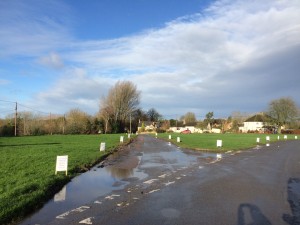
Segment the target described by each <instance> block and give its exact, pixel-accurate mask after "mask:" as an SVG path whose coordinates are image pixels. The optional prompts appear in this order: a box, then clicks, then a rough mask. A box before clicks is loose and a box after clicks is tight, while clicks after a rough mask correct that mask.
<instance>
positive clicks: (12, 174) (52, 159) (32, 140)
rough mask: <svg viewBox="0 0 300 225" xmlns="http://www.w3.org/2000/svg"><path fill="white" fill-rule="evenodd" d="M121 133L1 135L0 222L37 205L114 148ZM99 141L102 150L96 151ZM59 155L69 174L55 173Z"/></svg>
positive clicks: (25, 213)
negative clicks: (103, 144)
mask: <svg viewBox="0 0 300 225" xmlns="http://www.w3.org/2000/svg"><path fill="white" fill-rule="evenodd" d="M120 136H121V135H120V134H117V135H53V136H38V137H10V138H9V137H0V155H1V157H0V171H1V173H0V224H7V223H15V222H16V221H18V220H19V219H20V218H23V217H24V216H26V215H28V214H29V213H31V212H32V211H33V210H35V209H38V208H40V207H41V206H42V205H43V204H44V203H45V202H46V201H47V200H49V199H50V198H52V196H53V195H54V194H55V193H56V192H57V191H59V190H60V189H61V188H62V187H63V185H65V184H66V183H67V182H68V181H70V179H71V178H72V177H74V176H75V175H76V174H78V173H79V172H82V171H85V170H87V169H88V168H90V167H91V166H92V165H94V164H95V163H97V162H99V161H100V160H101V159H102V158H103V157H105V156H106V155H107V154H109V152H110V151H112V150H113V149H114V148H116V147H117V146H118V145H119V141H120ZM125 137H126V136H125ZM125 137H124V141H125V142H126V141H127V138H125ZM101 142H105V143H106V151H105V152H100V151H99V150H100V143H101ZM58 155H68V156H69V162H68V176H65V173H64V172H59V173H58V174H57V175H55V164H56V156H58Z"/></svg>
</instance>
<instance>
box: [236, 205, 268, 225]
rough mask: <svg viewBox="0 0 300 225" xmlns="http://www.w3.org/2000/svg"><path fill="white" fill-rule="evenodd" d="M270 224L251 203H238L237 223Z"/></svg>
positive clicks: (241, 224)
mask: <svg viewBox="0 0 300 225" xmlns="http://www.w3.org/2000/svg"><path fill="white" fill-rule="evenodd" d="M248 224H255V225H272V224H271V222H270V221H269V220H268V218H267V217H266V216H265V215H264V214H263V213H262V212H261V211H260V209H259V208H258V207H257V206H256V205H253V204H249V203H244V204H240V206H239V209H238V222H237V225H248Z"/></svg>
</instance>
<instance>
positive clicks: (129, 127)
mask: <svg viewBox="0 0 300 225" xmlns="http://www.w3.org/2000/svg"><path fill="white" fill-rule="evenodd" d="M129 132H130V134H131V113H130V115H129Z"/></svg>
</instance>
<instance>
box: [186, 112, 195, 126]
mask: <svg viewBox="0 0 300 225" xmlns="http://www.w3.org/2000/svg"><path fill="white" fill-rule="evenodd" d="M184 122H185V124H186V125H195V124H196V122H197V120H196V115H195V113H193V112H187V113H186V114H185V115H184Z"/></svg>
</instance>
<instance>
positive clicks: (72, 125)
mask: <svg viewBox="0 0 300 225" xmlns="http://www.w3.org/2000/svg"><path fill="white" fill-rule="evenodd" d="M89 119H90V118H89V116H88V114H87V113H85V112H83V111H81V110H80V109H71V110H70V111H69V112H68V113H67V115H66V120H67V133H69V134H85V133H87V132H89V128H90V127H89Z"/></svg>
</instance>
